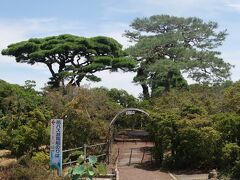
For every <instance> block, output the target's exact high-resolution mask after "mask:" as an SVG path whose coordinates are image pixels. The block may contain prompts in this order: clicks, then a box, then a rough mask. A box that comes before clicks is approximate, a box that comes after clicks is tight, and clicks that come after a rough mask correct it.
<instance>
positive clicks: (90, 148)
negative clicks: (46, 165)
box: [62, 143, 108, 166]
mask: <svg viewBox="0 0 240 180" xmlns="http://www.w3.org/2000/svg"><path fill="white" fill-rule="evenodd" d="M105 145H106V147H104V146H105ZM107 145H108V143H99V144H91V145H87V144H84V145H83V146H81V147H76V148H72V149H66V150H63V154H66V153H70V154H69V156H70V155H71V152H74V151H77V150H83V156H84V158H85V159H86V158H87V156H88V152H89V151H90V152H91V153H92V152H93V153H94V151H96V149H94V148H98V147H99V149H97V150H99V151H101V152H100V153H99V154H91V155H95V156H96V157H98V158H99V157H104V156H106V157H107V156H108V146H107ZM75 163H77V160H73V161H72V160H71V158H70V159H69V161H68V162H63V163H62V165H63V166H67V165H73V164H75Z"/></svg>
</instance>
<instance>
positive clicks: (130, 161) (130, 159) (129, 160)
mask: <svg viewBox="0 0 240 180" xmlns="http://www.w3.org/2000/svg"><path fill="white" fill-rule="evenodd" d="M132 150H133V149H132V148H131V154H130V157H129V166H130V165H131V159H132Z"/></svg>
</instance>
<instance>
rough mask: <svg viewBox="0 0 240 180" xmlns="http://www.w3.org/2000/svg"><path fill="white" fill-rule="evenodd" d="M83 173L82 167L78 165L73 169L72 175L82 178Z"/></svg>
mask: <svg viewBox="0 0 240 180" xmlns="http://www.w3.org/2000/svg"><path fill="white" fill-rule="evenodd" d="M84 171H85V168H84V166H82V165H80V166H77V167H76V168H74V169H73V171H72V174H73V175H80V176H82V175H83V174H84Z"/></svg>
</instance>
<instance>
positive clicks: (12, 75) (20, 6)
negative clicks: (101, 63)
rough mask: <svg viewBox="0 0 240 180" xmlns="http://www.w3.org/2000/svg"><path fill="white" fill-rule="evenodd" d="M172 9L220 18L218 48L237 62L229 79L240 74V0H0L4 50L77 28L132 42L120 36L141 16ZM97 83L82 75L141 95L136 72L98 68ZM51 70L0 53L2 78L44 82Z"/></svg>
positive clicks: (175, 12)
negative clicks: (224, 33) (223, 32)
mask: <svg viewBox="0 0 240 180" xmlns="http://www.w3.org/2000/svg"><path fill="white" fill-rule="evenodd" d="M157 14H158V15H160V14H168V15H172V16H181V17H190V16H195V17H199V18H201V19H203V20H204V21H206V22H208V21H216V22H218V24H219V30H224V29H227V32H228V34H229V35H228V36H227V38H226V40H225V42H224V44H223V46H222V47H220V48H219V49H218V50H219V51H221V52H222V57H223V59H224V60H225V61H226V62H229V63H231V64H232V65H234V66H235V68H233V69H232V71H231V72H232V76H231V79H232V80H233V81H237V80H240V61H239V59H240V43H239V42H240V20H239V19H240V0H87V1H81V0H39V1H34V0H21V1H20V0H0V51H1V50H2V49H4V48H6V47H7V45H9V44H11V43H15V42H18V41H23V40H27V39H29V38H32V37H46V36H51V35H59V34H66V33H67V34H74V35H79V36H85V37H93V36H98V35H104V36H109V37H113V38H115V39H116V40H118V41H119V42H120V43H121V44H122V45H123V46H124V48H126V47H128V46H129V45H130V43H129V42H128V40H127V39H126V38H125V37H123V36H122V34H123V33H124V31H125V30H127V29H129V24H130V23H131V22H132V21H133V20H134V19H135V18H137V17H140V18H141V17H149V16H151V15H157ZM97 75H99V76H100V77H101V78H102V81H101V82H99V83H90V82H88V81H84V84H87V85H88V86H90V87H99V86H105V87H108V88H119V89H125V90H127V91H128V92H129V93H130V94H133V95H134V96H138V94H139V93H141V87H140V86H139V85H136V84H134V83H132V79H133V77H134V75H135V74H134V73H123V72H114V73H109V72H107V71H104V72H101V73H98V74H97ZM49 77H50V73H49V72H48V69H47V68H46V67H45V66H44V65H41V64H37V65H33V66H31V65H28V64H23V63H16V62H15V59H14V58H13V57H7V56H2V55H0V79H3V80H5V81H7V82H10V83H15V84H20V85H24V82H25V81H26V80H35V81H36V84H37V89H40V88H42V87H44V85H45V84H46V83H47V81H48V78H49Z"/></svg>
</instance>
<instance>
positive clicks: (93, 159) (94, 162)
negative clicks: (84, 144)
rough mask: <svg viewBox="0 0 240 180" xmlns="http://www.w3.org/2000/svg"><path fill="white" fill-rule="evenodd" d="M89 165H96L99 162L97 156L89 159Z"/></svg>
mask: <svg viewBox="0 0 240 180" xmlns="http://www.w3.org/2000/svg"><path fill="white" fill-rule="evenodd" d="M88 160H89V163H90V164H96V162H97V157H96V156H89V157H88Z"/></svg>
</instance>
